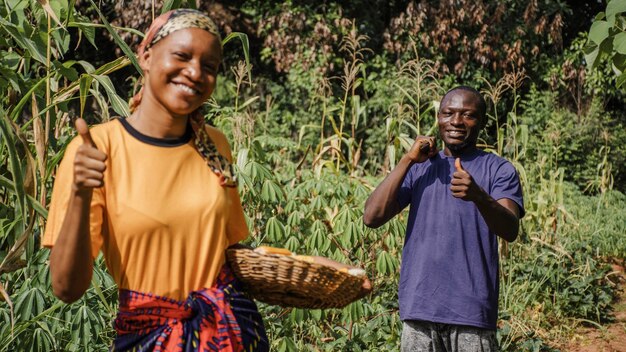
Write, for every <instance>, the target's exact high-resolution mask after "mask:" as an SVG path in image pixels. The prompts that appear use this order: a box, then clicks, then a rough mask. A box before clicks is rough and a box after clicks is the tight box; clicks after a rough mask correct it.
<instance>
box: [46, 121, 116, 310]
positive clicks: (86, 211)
mask: <svg viewBox="0 0 626 352" xmlns="http://www.w3.org/2000/svg"><path fill="white" fill-rule="evenodd" d="M76 130H77V131H78V133H79V134H80V136H81V137H82V139H83V144H82V145H81V146H79V147H78V149H77V150H76V156H75V158H74V170H73V171H74V179H73V183H72V192H71V195H70V201H69V206H68V209H67V212H66V215H65V218H64V220H63V224H62V225H61V230H60V233H59V237H58V239H57V241H56V243H55V244H54V247H52V251H51V253H50V274H51V276H52V291H53V292H54V295H55V296H57V297H59V299H61V300H62V301H64V302H66V303H71V302H74V301H76V300H78V299H79V298H80V297H81V296H82V295H83V293H85V291H86V290H87V288H88V287H89V284H90V283H91V277H92V275H93V257H92V254H91V239H90V231H89V217H90V206H91V198H92V195H93V189H94V188H98V187H102V185H103V184H104V171H105V170H106V165H105V163H104V162H105V160H106V158H107V156H106V154H105V153H103V152H101V151H99V150H98V149H96V147H95V144H94V143H93V140H92V139H91V135H90V134H89V129H88V127H87V124H86V123H85V121H84V120H82V119H78V120H77V121H76Z"/></svg>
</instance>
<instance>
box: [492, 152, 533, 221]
mask: <svg viewBox="0 0 626 352" xmlns="http://www.w3.org/2000/svg"><path fill="white" fill-rule="evenodd" d="M490 195H491V197H492V198H493V199H495V200H500V199H503V198H508V199H510V200H512V201H514V202H515V203H516V204H517V206H518V207H519V211H520V218H522V217H523V216H524V214H525V213H526V211H525V210H524V199H523V194H522V185H521V183H520V181H519V176H518V174H517V171H516V170H515V167H514V166H513V164H511V163H510V162H508V161H507V162H505V163H504V164H502V165H501V166H500V167H499V168H498V171H497V172H496V178H495V180H494V182H493V185H492V188H491V192H490Z"/></svg>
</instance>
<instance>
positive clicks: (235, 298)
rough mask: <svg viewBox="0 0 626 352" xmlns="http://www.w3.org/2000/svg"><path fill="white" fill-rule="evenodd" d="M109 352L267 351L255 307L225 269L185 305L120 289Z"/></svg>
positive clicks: (189, 297) (194, 293) (265, 336)
mask: <svg viewBox="0 0 626 352" xmlns="http://www.w3.org/2000/svg"><path fill="white" fill-rule="evenodd" d="M119 301H120V307H119V313H118V315H117V318H116V319H115V322H114V327H115V330H116V331H117V337H116V339H115V341H114V342H113V346H112V348H111V351H137V352H140V351H170V352H191V351H194V352H195V351H201V352H205V351H226V352H239V351H246V352H248V351H269V343H268V340H267V335H266V333H265V327H264V326H263V320H262V319H261V315H260V314H259V312H258V310H257V307H256V304H255V303H254V301H252V300H251V299H249V298H247V297H246V296H245V295H244V294H243V293H241V291H240V288H239V283H238V282H237V281H236V280H235V277H234V276H233V274H232V273H231V271H230V268H229V267H228V266H227V265H224V267H223V268H222V271H221V272H220V274H219V277H218V279H217V283H216V284H215V285H214V286H213V287H211V288H206V289H202V290H198V291H193V292H191V293H190V294H189V296H188V297H187V299H186V300H185V301H177V300H174V299H170V298H166V297H160V296H156V295H152V294H148V293H141V292H137V291H131V290H120V294H119Z"/></svg>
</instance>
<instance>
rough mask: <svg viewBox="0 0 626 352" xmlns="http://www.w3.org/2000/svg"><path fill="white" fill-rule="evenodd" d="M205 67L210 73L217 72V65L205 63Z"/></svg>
mask: <svg viewBox="0 0 626 352" xmlns="http://www.w3.org/2000/svg"><path fill="white" fill-rule="evenodd" d="M203 68H204V70H205V71H206V72H209V73H215V72H217V66H216V65H204V66H203Z"/></svg>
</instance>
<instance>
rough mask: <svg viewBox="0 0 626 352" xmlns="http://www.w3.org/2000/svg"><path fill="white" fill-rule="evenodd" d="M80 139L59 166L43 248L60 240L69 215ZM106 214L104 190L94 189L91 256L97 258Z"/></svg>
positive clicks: (70, 145)
mask: <svg viewBox="0 0 626 352" xmlns="http://www.w3.org/2000/svg"><path fill="white" fill-rule="evenodd" d="M80 143H81V141H80V138H74V140H72V141H71V142H70V144H69V145H68V146H67V148H66V150H65V155H64V156H63V160H62V161H61V164H60V165H59V167H58V169H57V173H56V178H55V180H54V186H53V188H52V199H51V201H50V210H49V212H48V219H47V221H46V228H45V231H44V235H43V238H42V241H41V244H42V246H44V247H48V248H52V247H53V246H54V244H55V243H56V241H57V239H58V238H59V233H60V231H61V226H62V225H63V221H64V219H65V214H66V213H67V208H68V206H69V202H70V195H71V190H72V181H73V177H74V174H73V172H72V170H73V168H74V157H75V155H76V149H77V148H78V146H79V145H80ZM103 212H104V188H96V189H94V192H93V196H92V198H91V211H90V218H89V226H90V228H89V230H90V234H91V255H92V256H93V257H94V258H95V257H96V256H97V255H98V252H99V251H100V248H101V247H102V242H103V237H102V219H103Z"/></svg>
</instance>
